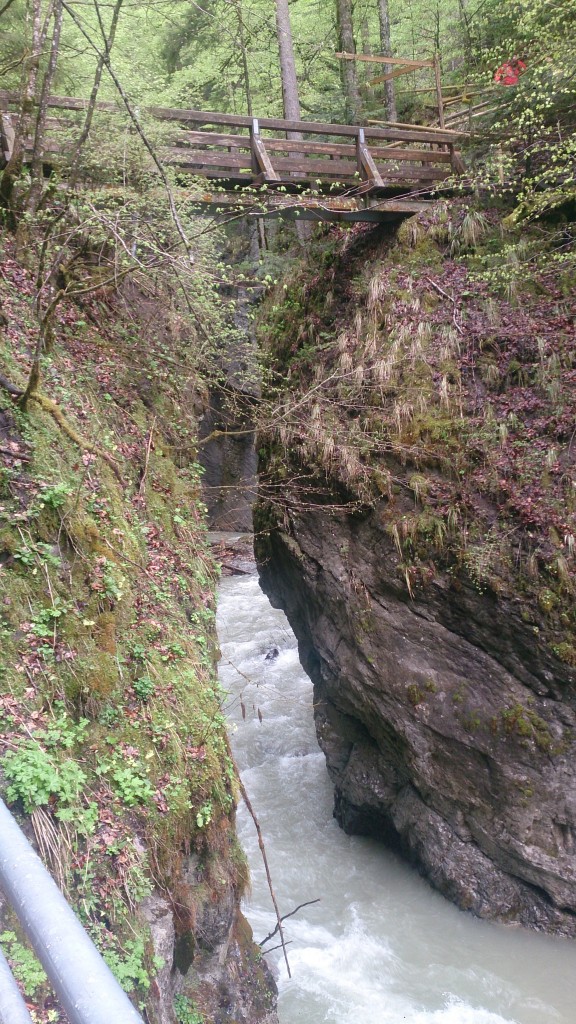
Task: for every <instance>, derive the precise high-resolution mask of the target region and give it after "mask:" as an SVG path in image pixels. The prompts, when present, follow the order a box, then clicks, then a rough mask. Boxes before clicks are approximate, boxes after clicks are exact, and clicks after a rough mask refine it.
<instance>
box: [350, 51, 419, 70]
mask: <svg viewBox="0 0 576 1024" xmlns="http://www.w3.org/2000/svg"><path fill="white" fill-rule="evenodd" d="M335 56H336V57H340V58H341V60H361V61H364V62H366V63H368V64H405V65H406V67H410V68H433V67H434V61H433V60H410V59H409V58H408V57H379V56H377V55H375V54H371V53H345V52H343V53H336V54H335Z"/></svg>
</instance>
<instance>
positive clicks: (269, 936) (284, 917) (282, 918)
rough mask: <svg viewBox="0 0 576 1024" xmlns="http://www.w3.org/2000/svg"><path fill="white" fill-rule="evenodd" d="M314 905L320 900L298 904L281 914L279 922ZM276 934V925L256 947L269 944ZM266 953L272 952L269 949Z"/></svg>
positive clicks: (276, 947)
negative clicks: (286, 912)
mask: <svg viewBox="0 0 576 1024" xmlns="http://www.w3.org/2000/svg"><path fill="white" fill-rule="evenodd" d="M314 903H320V899H319V898H318V899H317V900H307V901H306V903H299V904H298V906H297V907H296V908H295V909H294V910H291V911H290V913H289V914H283V915H282V917H281V918H280V920H281V921H286V920H287V919H288V918H289V917H294V914H297V913H298V911H299V910H302V907H311V906H313V905H314ZM277 932H278V925H276V927H275V929H274V931H273V932H270V934H269V935H267V936H266V938H265V939H262V940H261V941H260V942H259V943H258V945H259V946H263V945H264V943H265V942H270V939H273V938H274V936H275V935H276V933H277ZM272 949H278V946H273V947H272ZM266 952H267V953H271V952H272V950H271V949H267V950H266Z"/></svg>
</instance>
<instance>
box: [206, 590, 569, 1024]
mask: <svg viewBox="0 0 576 1024" xmlns="http://www.w3.org/2000/svg"><path fill="white" fill-rule="evenodd" d="M218 622H219V635H220V643H221V647H222V654H223V658H222V663H221V669H220V674H221V681H222V684H223V685H224V687H225V688H226V689H227V690H228V691H229V692H230V695H231V696H230V701H229V704H230V708H229V711H230V718H231V721H232V722H233V723H234V725H233V735H232V742H233V746H234V750H235V755H236V758H237V760H238V764H239V766H240V769H241V771H242V777H243V780H244V784H245V786H246V789H247V791H248V793H249V795H250V797H251V799H252V801H253V804H254V807H255V809H256V812H257V814H258V816H259V819H260V823H261V826H262V829H263V832H264V836H265V841H266V847H267V851H268V856H269V860H270V865H271V870H272V875H273V880H274V885H275V889H276V893H277V897H278V900H279V903H280V908H281V912H282V913H283V914H286V913H289V912H290V911H291V910H292V909H293V908H294V907H296V906H297V905H298V904H300V903H303V902H306V901H308V900H314V899H320V901H321V902H320V903H318V904H315V905H314V906H310V907H306V908H304V909H303V910H302V911H300V912H299V913H298V914H297V915H296V916H295V917H293V918H291V919H290V920H289V921H286V923H285V931H286V938H287V940H289V942H290V945H289V946H288V955H289V960H290V967H291V971H292V978H291V979H288V977H287V973H286V968H285V966H284V964H283V961H282V954H281V951H275V952H274V953H272V954H270V955H269V957H268V959H269V962H270V963H271V964H273V965H275V969H276V970H277V971H278V984H279V989H280V1001H279V1012H280V1020H281V1024H325V1022H326V1024H328V1022H330V1024H358V1022H361V1024H402V1022H405V1021H406V1022H410V1024H575V1022H576V943H572V942H567V941H563V940H555V939H550V938H546V937H544V936H540V935H537V934H533V933H530V932H525V931H522V930H519V929H509V928H504V927H501V926H498V925H491V924H488V923H486V922H483V921H478V920H477V919H476V918H473V917H471V916H470V915H468V914H464V913H462V912H461V911H459V910H457V909H456V908H455V907H453V906H451V904H449V903H448V902H447V901H446V900H445V899H443V897H441V896H439V895H438V894H437V893H435V892H434V891H433V890H432V889H431V888H430V887H429V885H428V884H427V883H426V882H425V881H424V880H423V879H421V878H420V877H419V876H418V874H417V873H416V872H415V871H414V870H413V869H411V868H409V867H407V866H406V865H405V864H403V863H402V862H401V861H400V860H399V859H398V858H397V857H396V856H394V855H392V854H390V853H389V852H388V851H386V850H385V849H384V848H383V847H381V846H380V845H378V844H377V843H375V842H373V841H372V840H366V839H361V838H356V837H349V836H346V835H344V833H343V832H342V831H341V830H340V829H339V827H338V826H337V825H336V823H335V821H334V820H333V818H332V787H331V785H330V783H329V780H328V777H327V774H326V769H325V765H324V757H323V755H322V754H321V753H320V752H319V749H318V746H317V743H316V737H315V733H314V725H313V718H312V688H311V684H310V681H309V680H308V678H307V677H306V676H305V675H304V673H303V671H302V669H301V667H300V663H299V661H298V654H297V649H296V640H295V638H294V636H293V634H292V633H291V631H290V629H289V627H288V624H287V622H286V619H285V617H284V615H283V614H282V613H281V612H278V611H275V610H274V609H272V608H271V606H270V604H269V602H268V600H267V598H266V597H265V596H264V595H263V594H262V593H261V591H260V589H259V586H258V582H257V579H256V577H255V576H254V577H242V578H234V579H227V580H225V581H224V582H223V583H222V587H221V595H220V607H219V614H218ZM273 648H277V649H278V652H279V653H278V656H277V657H275V658H274V659H268V660H266V655H267V653H268V652H270V651H271V649H273ZM240 673H242V674H240ZM246 677H248V678H246ZM241 701H242V703H243V704H244V707H245V716H246V717H245V719H243V717H242V709H241V704H240V702H241ZM258 709H259V710H260V713H261V715H262V721H261V722H260V720H259V717H258ZM239 831H240V837H241V840H242V842H243V844H244V848H245V849H246V851H247V854H248V857H249V860H250V864H251V869H252V876H253V891H252V898H251V900H250V902H249V903H248V904H247V906H246V913H247V916H248V917H249V920H250V921H251V923H252V926H253V928H254V934H255V937H256V939H257V940H259V939H261V938H263V937H264V936H265V935H267V934H268V933H269V932H270V931H271V930H272V928H273V927H274V925H275V918H274V913H273V910H272V904H271V900H270V896H269V893H268V890H267V886H266V880H265V875H264V871H263V867H262V862H261V858H260V853H259V850H258V844H257V839H256V835H255V832H254V827H253V825H252V822H251V820H250V818H249V817H248V815H247V814H246V812H245V810H244V809H243V808H241V809H240V813H239ZM271 944H272V945H274V943H271Z"/></svg>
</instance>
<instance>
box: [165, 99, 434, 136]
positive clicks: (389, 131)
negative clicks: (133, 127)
mask: <svg viewBox="0 0 576 1024" xmlns="http://www.w3.org/2000/svg"><path fill="white" fill-rule="evenodd" d="M149 112H150V113H151V114H153V115H154V117H157V118H158V119H159V120H164V121H181V122H183V123H184V122H186V121H189V122H191V123H194V124H218V125H234V127H236V128H249V127H250V125H251V123H252V118H251V117H247V116H244V115H238V114H218V113H214V112H207V111H202V110H176V109H171V108H167V107H150V108H149ZM389 123H390V124H391V125H393V124H394V123H395V122H389ZM371 124H388V122H384V121H374V120H371V121H369V125H371ZM259 125H260V130H261V131H262V129H274V130H276V131H289V132H303V133H304V134H308V135H342V136H344V137H347V138H353V139H355V138H356V135H357V133H358V129H357V128H356V127H354V125H348V124H329V123H324V122H321V121H287V120H285V119H283V118H277V117H262V118H259ZM406 129H408V131H407V130H406ZM364 130H365V132H366V135H367V136H368V135H369V136H370V138H378V139H383V140H388V139H391V140H394V139H396V140H397V141H399V142H401V141H404V140H405V141H406V142H416V141H422V142H435V143H438V142H449V141H451V140H450V135H451V134H453V133H451V132H449V131H444V132H443V131H440V129H438V128H434V127H430V126H424V127H420V126H418V125H407V126H406V128H403V129H398V128H395V127H388V128H365V129H364Z"/></svg>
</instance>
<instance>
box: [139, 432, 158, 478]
mask: <svg viewBox="0 0 576 1024" xmlns="http://www.w3.org/2000/svg"><path fill="white" fill-rule="evenodd" d="M155 426H156V417H154V419H153V420H152V426H151V427H150V435H149V437H148V444H147V445H146V456H145V459H144V471H143V473H142V479H141V481H140V486H139V488H138V494H142V491H143V490H144V486H145V484H146V477H147V476H148V463H149V462H150V452H151V451H152V438H153V436H154V427H155Z"/></svg>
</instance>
